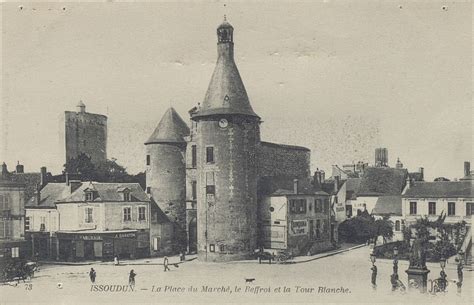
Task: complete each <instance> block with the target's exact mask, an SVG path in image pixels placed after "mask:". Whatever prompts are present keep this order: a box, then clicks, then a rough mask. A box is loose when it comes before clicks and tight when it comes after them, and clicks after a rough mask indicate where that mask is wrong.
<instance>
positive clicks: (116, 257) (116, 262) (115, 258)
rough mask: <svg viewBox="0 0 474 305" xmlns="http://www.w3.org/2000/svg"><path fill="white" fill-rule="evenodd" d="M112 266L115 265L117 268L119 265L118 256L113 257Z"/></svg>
mask: <svg viewBox="0 0 474 305" xmlns="http://www.w3.org/2000/svg"><path fill="white" fill-rule="evenodd" d="M114 265H115V266H118V265H119V260H118V256H117V255H115V257H114Z"/></svg>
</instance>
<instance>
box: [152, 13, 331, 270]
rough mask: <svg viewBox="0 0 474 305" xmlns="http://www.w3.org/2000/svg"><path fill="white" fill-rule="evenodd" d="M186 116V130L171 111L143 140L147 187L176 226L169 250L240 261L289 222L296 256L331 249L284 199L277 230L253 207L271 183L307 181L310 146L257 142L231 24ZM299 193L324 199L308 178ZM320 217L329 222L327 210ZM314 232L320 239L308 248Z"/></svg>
mask: <svg viewBox="0 0 474 305" xmlns="http://www.w3.org/2000/svg"><path fill="white" fill-rule="evenodd" d="M189 114H190V120H191V122H190V126H191V128H188V127H187V126H186V124H185V123H184V122H183V120H182V119H181V118H180V116H179V115H178V113H177V112H176V111H175V110H174V109H173V108H170V109H169V110H167V111H166V113H165V114H164V116H163V118H162V119H161V121H160V122H159V124H158V126H157V128H156V130H155V131H154V132H153V134H152V135H151V137H150V138H149V139H148V140H147V141H146V143H145V145H146V151H147V155H146V165H147V170H146V178H147V179H146V180H147V192H148V193H149V194H150V195H151V199H152V200H154V201H156V202H157V204H158V206H159V207H160V208H161V209H162V210H163V211H164V213H165V214H166V215H167V217H168V218H169V219H170V220H171V221H172V222H173V223H174V224H175V226H174V227H175V232H174V237H175V241H176V244H175V249H176V250H180V251H181V250H182V249H183V250H188V251H197V253H198V258H199V259H200V260H202V261H230V260H241V259H246V258H249V257H251V256H252V255H253V253H254V251H255V250H256V249H259V248H261V247H264V244H265V245H268V244H269V242H268V241H267V239H266V238H265V237H264V235H268V236H271V235H272V234H273V235H274V234H288V236H290V235H291V234H292V233H291V230H290V228H292V227H293V226H296V225H297V226H298V234H299V235H304V236H307V237H308V238H305V239H301V240H304V244H303V243H291V242H290V243H288V244H286V245H285V247H286V246H288V250H290V251H292V252H294V253H295V254H300V253H303V252H304V251H308V249H310V248H314V249H316V248H317V249H318V250H319V251H324V250H327V249H328V248H330V247H332V244H331V243H330V241H329V237H328V238H327V239H326V238H322V237H321V234H320V232H323V231H322V230H320V228H318V229H317V231H318V232H316V226H310V225H309V223H310V222H312V220H308V219H306V218H304V219H299V218H298V215H296V214H298V213H293V212H294V211H293V210H292V209H291V208H290V204H289V205H288V206H287V209H288V213H290V214H295V215H292V216H291V217H289V218H288V220H287V222H288V224H286V225H285V224H282V226H278V228H276V229H275V230H277V231H278V232H272V231H271V230H272V228H273V227H271V226H269V225H270V224H269V223H267V222H268V221H269V219H271V218H272V217H270V216H267V211H266V210H265V211H263V210H262V209H264V208H261V209H260V210H259V208H258V207H259V205H262V206H263V205H264V203H265V202H268V200H269V198H270V197H271V196H274V195H275V189H273V188H272V187H271V186H272V185H274V184H275V183H277V182H278V183H282V182H284V184H286V182H290V183H293V181H294V179H300V181H306V180H307V181H311V179H310V178H311V177H310V176H311V173H310V150H309V149H307V148H305V147H298V146H290V145H280V144H275V143H268V142H262V141H261V140H260V124H261V122H262V121H261V118H260V117H259V116H258V115H257V114H256V113H255V112H254V110H253V109H252V106H251V104H250V100H249V97H248V95H247V92H246V90H245V86H244V84H243V82H242V79H241V77H240V74H239V71H238V69H237V66H236V64H235V61H234V28H233V27H232V25H230V23H228V22H227V21H226V20H224V22H223V23H222V24H221V25H220V26H219V27H218V28H217V63H216V67H215V69H214V73H213V75H212V77H211V81H210V83H209V87H208V89H207V92H206V94H205V97H204V100H203V102H202V103H201V104H199V105H198V106H197V107H194V108H192V109H191V110H190V111H189ZM273 180H275V181H277V182H274V181H273ZM280 191H282V190H281V189H280ZM304 195H305V200H301V202H300V203H299V204H304V205H306V204H307V203H306V202H307V201H308V202H313V201H314V200H316V198H317V200H318V202H319V200H322V201H324V202H325V201H327V197H328V194H327V193H325V192H323V191H322V190H321V189H320V185H318V184H317V183H309V184H308V185H307V187H306V189H305V193H304ZM290 197H291V196H290ZM306 197H307V198H306ZM323 197H324V198H323ZM310 204H311V203H310ZM304 209H305V210H306V209H307V208H306V206H305V207H304ZM308 209H310V207H308ZM269 213H272V211H271V209H270V212H269ZM326 214H327V215H328V217H323V218H324V219H327V221H328V222H329V209H328V210H326ZM262 215H265V216H264V217H262ZM263 218H265V220H264V221H263V220H262V219H263ZM296 218H298V219H296ZM264 222H265V224H264ZM293 222H295V223H293ZM285 223H286V222H285ZM264 231H265V234H264ZM310 231H311V232H310ZM313 231H314V232H313ZM328 231H329V230H327V231H325V232H328ZM182 232H185V233H187V234H186V235H184V238H183V235H182ZM316 236H318V240H319V241H321V240H324V241H325V242H324V243H320V246H319V247H312V244H313V243H315V242H317V241H316V240H315V237H316ZM326 236H329V232H328V234H326ZM282 238H284V239H285V240H286V239H287V238H286V237H282ZM285 247H284V248H285ZM278 248H279V249H281V248H282V247H281V245H280V246H279V247H278ZM305 254H306V252H305Z"/></svg>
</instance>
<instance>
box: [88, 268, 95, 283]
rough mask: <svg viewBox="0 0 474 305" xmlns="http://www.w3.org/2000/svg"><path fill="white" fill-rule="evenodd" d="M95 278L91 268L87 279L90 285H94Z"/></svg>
mask: <svg viewBox="0 0 474 305" xmlns="http://www.w3.org/2000/svg"><path fill="white" fill-rule="evenodd" d="M95 276H96V273H95V270H94V268H91V271H89V278H90V279H91V283H92V284H94V283H95Z"/></svg>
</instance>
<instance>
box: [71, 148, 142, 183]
mask: <svg viewBox="0 0 474 305" xmlns="http://www.w3.org/2000/svg"><path fill="white" fill-rule="evenodd" d="M64 173H68V174H70V175H73V176H76V175H77V176H79V177H78V178H80V179H81V180H82V181H97V182H121V183H139V184H140V186H141V187H142V188H143V189H144V188H145V187H146V181H145V180H146V179H145V178H146V177H145V173H143V172H142V173H138V174H136V175H130V174H129V173H127V170H126V168H125V167H123V166H122V165H120V164H118V163H117V160H116V159H115V158H112V159H111V160H106V161H105V162H101V163H99V164H97V165H96V164H94V163H92V161H91V158H90V157H89V156H88V155H86V154H84V153H82V154H80V155H79V156H77V157H76V158H72V159H70V160H69V161H68V162H67V163H66V164H64Z"/></svg>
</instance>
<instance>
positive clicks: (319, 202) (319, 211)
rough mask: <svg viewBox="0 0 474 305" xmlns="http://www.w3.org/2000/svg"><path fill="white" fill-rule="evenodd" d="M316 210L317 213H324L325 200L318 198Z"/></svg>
mask: <svg viewBox="0 0 474 305" xmlns="http://www.w3.org/2000/svg"><path fill="white" fill-rule="evenodd" d="M314 211H315V212H316V213H322V212H323V202H322V200H321V199H316V202H315V207H314Z"/></svg>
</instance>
